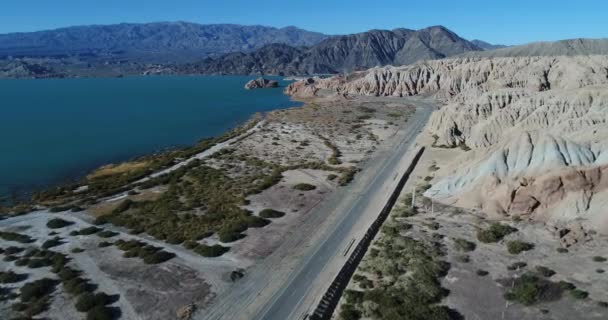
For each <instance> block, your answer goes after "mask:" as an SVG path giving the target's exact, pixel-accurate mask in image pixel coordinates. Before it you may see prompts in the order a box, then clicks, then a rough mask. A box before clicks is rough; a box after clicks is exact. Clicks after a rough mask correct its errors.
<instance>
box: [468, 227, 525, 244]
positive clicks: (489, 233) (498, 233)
mask: <svg viewBox="0 0 608 320" xmlns="http://www.w3.org/2000/svg"><path fill="white" fill-rule="evenodd" d="M516 231H517V229H515V228H513V227H511V226H508V225H504V224H500V223H493V224H491V225H490V227H489V228H488V229H485V230H483V229H482V230H478V231H477V239H478V240H479V241H481V242H484V243H493V242H498V241H500V240H502V239H503V238H504V237H505V236H507V235H509V234H511V233H513V232H516Z"/></svg>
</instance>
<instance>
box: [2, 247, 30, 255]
mask: <svg viewBox="0 0 608 320" xmlns="http://www.w3.org/2000/svg"><path fill="white" fill-rule="evenodd" d="M23 250H25V249H24V248H22V247H14V246H11V247H8V248H6V249H5V250H4V253H5V254H17V253H20V252H22V251H23Z"/></svg>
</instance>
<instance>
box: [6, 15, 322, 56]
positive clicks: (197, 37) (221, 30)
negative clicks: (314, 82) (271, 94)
mask: <svg viewBox="0 0 608 320" xmlns="http://www.w3.org/2000/svg"><path fill="white" fill-rule="evenodd" d="M327 37H328V36H326V35H324V34H321V33H317V32H310V31H306V30H302V29H298V28H296V27H285V28H280V29H278V28H272V27H264V26H242V25H234V24H210V25H201V24H195V23H187V22H159V23H145V24H129V23H123V24H116V25H91V26H77V27H69V28H62V29H56V30H47V31H39V32H29V33H10V34H2V35H0V57H7V56H13V57H33V58H41V57H42V58H67V57H77V58H79V59H83V60H96V59H111V58H114V59H129V60H130V61H152V62H154V61H156V62H166V61H171V62H182V61H192V60H200V59H202V58H204V57H208V56H217V55H222V54H226V53H229V52H236V51H245V52H246V51H251V50H255V49H258V48H261V47H263V46H265V45H267V44H271V43H284V44H288V45H291V46H310V45H314V44H317V43H319V42H320V41H322V40H324V39H326V38H327Z"/></svg>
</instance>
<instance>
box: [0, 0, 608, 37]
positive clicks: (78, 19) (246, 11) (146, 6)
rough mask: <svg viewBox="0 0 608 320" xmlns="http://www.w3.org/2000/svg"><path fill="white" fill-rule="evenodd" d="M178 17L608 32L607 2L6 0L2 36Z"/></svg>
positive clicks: (516, 32) (462, 30) (488, 31)
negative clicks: (88, 25)
mask: <svg viewBox="0 0 608 320" xmlns="http://www.w3.org/2000/svg"><path fill="white" fill-rule="evenodd" d="M176 20H182V21H190V22H197V23H204V24H206V23H238V24H261V25H269V26H276V27H283V26H288V25H295V26H298V27H300V28H304V29H308V30H313V31H320V32H324V33H328V34H345V33H355V32H361V31H366V30H369V29H374V28H375V29H393V28H397V27H405V28H412V29H417V28H422V27H426V26H430V25H438V24H441V25H444V26H446V27H448V28H450V29H452V30H453V31H455V32H456V33H458V34H460V35H461V36H463V37H465V38H468V39H475V38H476V39H482V40H485V41H489V42H493V43H504V44H519V43H526V42H531V41H539V40H558V39H566V38H577V37H587V38H604V37H608V1H606V0H570V1H565V0H525V1H522V0H501V1H496V0H485V1H482V0H442V1H439V0H416V1H410V0H365V1H359V0H349V1H346V0H295V1H294V0H258V1H251V0H171V1H166V0H2V5H1V8H0V33H7V32H19V31H36V30H42V29H51V28H57V27H64V26H71V25H82V24H111V23H119V22H153V21H176Z"/></svg>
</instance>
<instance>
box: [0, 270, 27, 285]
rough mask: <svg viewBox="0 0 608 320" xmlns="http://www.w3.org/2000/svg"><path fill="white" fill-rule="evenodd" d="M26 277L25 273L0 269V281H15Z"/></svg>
mask: <svg viewBox="0 0 608 320" xmlns="http://www.w3.org/2000/svg"><path fill="white" fill-rule="evenodd" d="M26 278H27V275H26V274H17V273H14V272H13V271H10V270H9V271H6V272H5V271H0V283H4V284H6V283H16V282H21V281H23V280H25V279H26Z"/></svg>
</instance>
